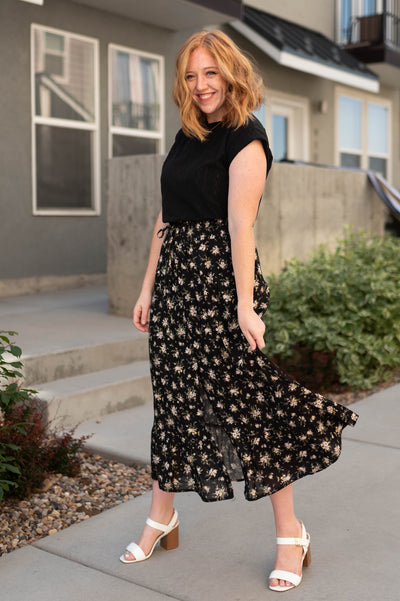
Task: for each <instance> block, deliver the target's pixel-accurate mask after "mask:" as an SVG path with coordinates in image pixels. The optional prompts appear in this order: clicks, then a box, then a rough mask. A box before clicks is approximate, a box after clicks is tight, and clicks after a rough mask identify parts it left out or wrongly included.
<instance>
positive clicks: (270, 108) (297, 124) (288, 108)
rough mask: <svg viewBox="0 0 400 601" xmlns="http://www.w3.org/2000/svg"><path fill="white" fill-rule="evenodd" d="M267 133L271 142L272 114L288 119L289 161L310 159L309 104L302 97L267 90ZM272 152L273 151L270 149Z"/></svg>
mask: <svg viewBox="0 0 400 601" xmlns="http://www.w3.org/2000/svg"><path fill="white" fill-rule="evenodd" d="M266 108H267V116H266V124H267V127H266V129H267V131H268V132H269V134H270V137H271V144H272V142H273V132H272V114H273V113H274V114H278V115H282V116H283V117H287V118H288V132H287V135H288V156H287V158H288V159H289V160H300V161H306V162H307V161H309V157H310V102H309V99H308V98H306V97H304V96H295V95H292V94H284V93H282V92H279V91H275V90H269V91H268V99H267V102H266ZM272 151H273V149H272Z"/></svg>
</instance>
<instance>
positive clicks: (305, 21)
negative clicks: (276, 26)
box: [244, 0, 336, 39]
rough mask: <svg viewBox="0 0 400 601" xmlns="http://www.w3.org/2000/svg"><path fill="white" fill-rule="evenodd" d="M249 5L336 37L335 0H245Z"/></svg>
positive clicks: (330, 36)
mask: <svg viewBox="0 0 400 601" xmlns="http://www.w3.org/2000/svg"><path fill="white" fill-rule="evenodd" d="M244 3H245V4H247V5H248V6H253V7H254V8H258V9H259V10H263V11H265V12H267V13H271V14H273V15H276V16H277V17H281V18H282V19H287V20H288V21H293V22H294V23H298V24H299V25H302V26H303V27H309V28H310V29H316V30H317V31H320V32H321V33H323V34H324V35H326V36H328V37H329V38H331V39H333V38H334V37H335V4H336V2H335V0H302V1H301V2H299V1H298V0H279V2H277V1H276V0H245V2H244Z"/></svg>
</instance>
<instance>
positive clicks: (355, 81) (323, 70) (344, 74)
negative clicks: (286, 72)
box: [229, 21, 379, 93]
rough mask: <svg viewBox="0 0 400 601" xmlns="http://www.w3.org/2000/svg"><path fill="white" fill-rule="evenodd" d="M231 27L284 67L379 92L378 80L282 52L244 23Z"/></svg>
mask: <svg viewBox="0 0 400 601" xmlns="http://www.w3.org/2000/svg"><path fill="white" fill-rule="evenodd" d="M229 25H230V26H231V27H233V28H234V29H235V30H236V31H238V32H239V33H241V34H242V35H243V36H244V37H245V38H247V39H248V40H249V41H250V42H251V43H252V44H254V45H255V46H257V48H259V49H260V50H262V51H263V52H264V53H265V54H266V55H267V56H269V57H270V58H272V59H273V60H274V61H276V62H277V63H278V64H280V65H282V66H283V67H290V68H291V69H296V70H297V71H302V72H303V73H310V74H311V75H315V76H316V77H323V78H324V79H330V80H331V81H336V82H338V83H341V84H343V85H348V86H352V87H354V88H360V89H361V90H367V91H368V92H374V93H377V92H379V80H378V79H377V78H373V77H369V76H366V75H358V74H356V73H354V72H352V71H350V70H348V69H345V68H339V67H333V66H331V65H328V64H326V63H323V62H321V61H319V60H316V59H312V58H306V57H304V56H300V55H299V54H296V53H295V52H291V51H288V50H282V49H280V48H278V47H277V46H275V45H274V44H272V43H271V42H270V41H268V40H267V39H266V38H264V37H263V36H262V35H260V34H259V33H257V32H256V31H254V29H252V28H251V27H249V25H246V23H243V21H232V22H231V23H229Z"/></svg>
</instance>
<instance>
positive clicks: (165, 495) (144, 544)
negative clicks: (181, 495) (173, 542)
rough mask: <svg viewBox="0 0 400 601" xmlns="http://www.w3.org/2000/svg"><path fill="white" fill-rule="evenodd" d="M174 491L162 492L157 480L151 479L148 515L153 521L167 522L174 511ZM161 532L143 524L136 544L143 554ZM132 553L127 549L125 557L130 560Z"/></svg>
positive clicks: (147, 551)
mask: <svg viewBox="0 0 400 601" xmlns="http://www.w3.org/2000/svg"><path fill="white" fill-rule="evenodd" d="M174 496H175V495H174V493H173V492H164V491H163V490H161V489H160V487H159V486H158V482H157V481H156V480H153V493H152V498H151V506H150V513H149V517H150V518H151V519H152V520H154V521H155V522H160V524H168V523H169V522H170V520H171V518H172V516H173V513H174V507H173V504H174ZM160 534H161V530H156V529H155V528H152V527H151V526H148V525H147V524H145V525H144V528H143V530H142V534H141V535H140V537H139V539H138V540H137V544H138V545H139V547H140V548H141V549H142V550H143V552H144V554H145V555H147V554H148V553H149V552H150V549H151V548H152V546H153V544H154V541H155V539H156V538H157V536H159V535H160ZM133 558H134V555H132V553H129V551H127V552H126V553H125V559H128V560H129V559H130V560H132V559H133Z"/></svg>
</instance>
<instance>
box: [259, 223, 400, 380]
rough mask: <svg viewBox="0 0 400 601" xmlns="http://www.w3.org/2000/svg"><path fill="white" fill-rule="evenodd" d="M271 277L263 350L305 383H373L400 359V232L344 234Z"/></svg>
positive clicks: (386, 374)
mask: <svg viewBox="0 0 400 601" xmlns="http://www.w3.org/2000/svg"><path fill="white" fill-rule="evenodd" d="M268 279H269V284H270V287H271V306H270V309H269V311H267V313H266V315H265V323H266V337H265V338H266V348H265V352H266V354H268V355H269V356H271V357H272V358H273V359H274V360H276V362H277V363H279V364H280V365H282V367H283V368H284V369H287V370H288V371H289V373H291V375H293V377H295V378H296V379H299V380H300V381H301V382H303V383H304V384H305V385H309V384H310V386H312V385H313V384H314V388H316V386H315V384H317V387H318V381H317V380H318V377H317V371H318V372H319V376H320V379H321V380H322V381H321V382H320V383H319V384H320V386H319V387H320V388H321V389H327V388H329V387H330V386H332V385H334V384H335V383H340V384H342V385H348V386H350V387H352V388H355V387H357V388H370V387H371V386H372V385H373V384H375V383H377V382H379V381H383V380H385V379H387V378H388V377H389V375H390V374H391V372H392V371H393V368H395V367H397V366H399V365H400V240H399V239H398V238H395V237H391V236H383V237H381V236H377V235H374V236H371V235H367V234H365V233H359V234H355V233H351V232H349V233H348V235H347V236H346V237H345V238H344V239H343V240H341V241H339V242H338V246H337V248H336V250H335V251H334V252H329V251H328V250H327V249H326V247H320V248H319V249H318V250H317V251H316V252H315V254H314V255H313V256H312V257H311V259H310V260H308V261H305V262H301V261H297V260H292V261H290V262H289V263H288V264H287V266H286V267H285V269H284V270H283V271H282V272H281V273H280V274H278V275H272V276H270V277H269V278H268ZM307 379H308V381H307Z"/></svg>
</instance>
